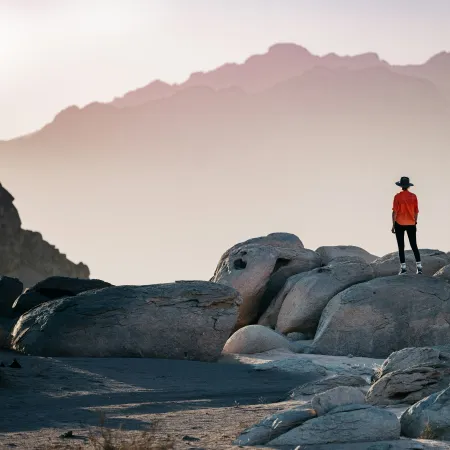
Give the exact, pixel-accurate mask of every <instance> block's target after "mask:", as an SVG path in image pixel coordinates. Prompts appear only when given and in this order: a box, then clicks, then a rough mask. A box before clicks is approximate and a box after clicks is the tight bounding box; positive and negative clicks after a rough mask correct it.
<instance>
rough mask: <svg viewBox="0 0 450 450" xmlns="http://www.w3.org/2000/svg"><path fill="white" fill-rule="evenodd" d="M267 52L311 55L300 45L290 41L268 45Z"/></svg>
mask: <svg viewBox="0 0 450 450" xmlns="http://www.w3.org/2000/svg"><path fill="white" fill-rule="evenodd" d="M267 53H268V54H283V55H285V54H295V55H296V56H298V55H302V54H303V55H308V56H312V53H311V52H310V51H309V50H307V49H306V48H305V47H302V46H301V45H298V44H294V43H291V42H280V43H278V44H274V45H272V46H270V47H269V51H268V52H267Z"/></svg>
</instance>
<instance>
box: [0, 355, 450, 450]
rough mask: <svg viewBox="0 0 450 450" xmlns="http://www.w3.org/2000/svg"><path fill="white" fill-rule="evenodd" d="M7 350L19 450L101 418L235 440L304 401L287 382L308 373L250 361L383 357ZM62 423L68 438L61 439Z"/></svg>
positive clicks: (6, 384) (352, 364)
mask: <svg viewBox="0 0 450 450" xmlns="http://www.w3.org/2000/svg"><path fill="white" fill-rule="evenodd" d="M14 357H17V359H18V361H19V362H20V364H21V365H22V368H21V369H12V368H9V367H5V368H2V369H0V370H1V372H0V375H2V377H3V380H2V381H0V448H15V449H24V450H28V449H54V448H60V449H80V448H82V449H89V448H95V445H94V443H93V442H92V437H93V436H97V439H99V440H100V442H101V441H102V439H101V438H98V435H99V432H100V430H101V428H100V427H99V426H100V425H101V423H102V421H103V419H102V417H103V418H106V419H105V421H104V425H105V427H107V428H108V429H120V428H121V429H122V431H120V432H117V433H114V436H115V437H116V438H117V439H118V441H123V440H132V439H133V438H135V437H136V436H139V437H141V436H142V433H143V431H145V430H146V429H149V428H151V427H156V428H154V430H153V431H152V435H151V437H150V438H146V439H147V442H163V441H164V440H165V439H166V438H167V436H170V438H171V439H172V440H173V442H174V448H177V449H178V448H180V449H191V450H194V449H197V450H199V449H228V448H237V447H233V446H232V445H231V443H232V441H233V439H234V438H235V437H236V436H237V435H239V433H240V432H241V431H243V430H244V429H245V428H247V427H249V426H250V425H253V424H254V423H256V422H258V421H259V420H261V419H262V418H263V417H265V416H267V415H269V414H273V413H275V412H277V411H280V410H283V409H286V408H289V407H292V406H294V405H296V404H299V403H302V401H303V400H304V401H306V400H307V399H306V398H305V399H302V400H300V401H297V402H292V401H286V400H287V399H288V395H289V392H290V390H291V389H293V388H295V387H297V386H299V385H301V384H303V383H305V382H307V381H310V378H309V377H308V376H305V375H302V374H301V373H299V372H295V370H294V371H292V370H288V371H277V370H255V366H256V365H260V364H265V363H267V362H270V361H276V360H283V359H286V358H290V359H298V360H299V361H300V362H301V360H303V359H310V360H311V361H313V362H314V363H315V364H318V365H321V366H322V367H324V368H326V369H327V371H328V372H329V373H337V372H342V371H344V372H347V371H351V372H353V373H361V374H363V375H364V374H369V373H370V372H371V370H372V368H373V367H374V365H377V364H381V362H382V361H380V360H370V359H368V358H341V357H332V356H320V355H295V354H293V353H289V352H286V351H273V352H268V353H265V354H261V355H252V356H251V357H250V356H239V357H236V356H227V357H224V358H223V360H222V361H221V362H220V363H200V362H193V361H174V360H157V359H134V358H40V357H31V356H23V355H17V354H15V353H13V352H0V361H3V362H4V363H5V364H6V365H8V364H9V363H10V362H11V361H12V360H13V358H14ZM403 410H404V408H401V407H400V408H397V411H396V412H397V413H398V414H401V412H402V411H403ZM68 431H71V432H72V433H73V436H72V438H62V437H60V436H61V435H62V434H63V433H66V432H68ZM114 436H113V437H114ZM98 448H101V447H98ZM115 448H121V447H120V446H119V445H117V447H115ZM142 448H152V447H151V446H147V445H146V446H145V447H142ZM160 448H161V449H162V448H169V447H160ZM387 448H389V447H387ZM418 448H419V447H418ZM426 448H441V449H444V448H449V449H450V446H448V447H447V446H440V445H438V446H436V447H431V446H430V447H426ZM349 449H350V447H349ZM111 450H112V449H111Z"/></svg>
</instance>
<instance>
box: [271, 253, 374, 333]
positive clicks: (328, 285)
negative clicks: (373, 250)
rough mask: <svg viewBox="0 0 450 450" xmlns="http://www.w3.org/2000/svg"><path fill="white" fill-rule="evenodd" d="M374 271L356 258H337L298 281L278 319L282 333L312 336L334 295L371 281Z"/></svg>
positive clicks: (284, 301)
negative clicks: (300, 333)
mask: <svg viewBox="0 0 450 450" xmlns="http://www.w3.org/2000/svg"><path fill="white" fill-rule="evenodd" d="M372 278H373V270H372V268H371V267H370V265H369V264H367V263H366V262H365V261H363V260H361V259H359V258H350V257H349V258H337V259H335V260H334V261H333V262H331V263H330V264H329V265H328V266H326V267H320V268H318V269H314V270H311V271H310V272H308V273H307V274H305V276H303V277H301V278H299V279H298V281H297V282H296V283H295V284H294V285H293V286H292V288H291V290H290V291H289V292H288V293H287V295H286V297H285V298H284V300H283V303H282V305H281V308H280V311H279V313H278V318H277V325H276V328H277V330H279V331H281V332H282V333H290V332H293V331H300V332H303V333H311V332H312V333H315V331H316V329H317V325H318V324H319V320H320V316H321V314H322V311H323V310H324V308H325V307H326V306H327V304H328V302H329V301H330V300H331V298H333V297H334V296H335V295H336V294H338V293H339V292H341V291H343V290H344V289H346V288H348V287H349V286H352V285H354V284H357V283H361V282H364V281H368V280H371V279H372Z"/></svg>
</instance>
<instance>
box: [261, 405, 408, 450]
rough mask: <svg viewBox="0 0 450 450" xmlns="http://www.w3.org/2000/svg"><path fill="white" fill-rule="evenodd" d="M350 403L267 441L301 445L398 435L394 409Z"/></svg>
mask: <svg viewBox="0 0 450 450" xmlns="http://www.w3.org/2000/svg"><path fill="white" fill-rule="evenodd" d="M349 406H350V407H348V408H346V409H344V410H342V409H339V408H337V410H336V412H333V411H331V412H330V413H328V414H326V415H324V416H321V417H317V418H316V419H311V420H308V421H307V422H305V423H304V424H303V425H301V426H299V427H296V428H294V429H292V430H290V431H288V432H287V433H284V434H282V435H281V436H279V437H278V438H276V439H274V440H272V441H270V442H269V443H268V445H273V446H276V445H279V446H281V445H294V446H296V445H300V446H301V445H316V444H332V443H352V442H371V441H382V440H394V439H399V438H400V422H399V420H398V419H397V416H396V415H395V414H394V413H392V412H390V411H387V410H385V409H380V408H376V407H371V406H368V405H349ZM352 408H353V409H352Z"/></svg>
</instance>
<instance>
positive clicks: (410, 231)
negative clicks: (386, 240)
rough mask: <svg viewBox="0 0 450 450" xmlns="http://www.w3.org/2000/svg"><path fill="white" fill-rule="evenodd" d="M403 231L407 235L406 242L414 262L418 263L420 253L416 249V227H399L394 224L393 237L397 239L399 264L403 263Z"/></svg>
mask: <svg viewBox="0 0 450 450" xmlns="http://www.w3.org/2000/svg"><path fill="white" fill-rule="evenodd" d="M405 231H406V234H407V235H408V240H409V243H410V245H411V249H412V251H413V253H414V257H415V258H416V261H417V262H419V261H420V253H419V249H418V248H417V240H416V232H417V227H416V226H415V225H400V224H398V223H397V222H395V237H396V238H397V245H398V255H399V257H400V262H401V263H404V262H405Z"/></svg>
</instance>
